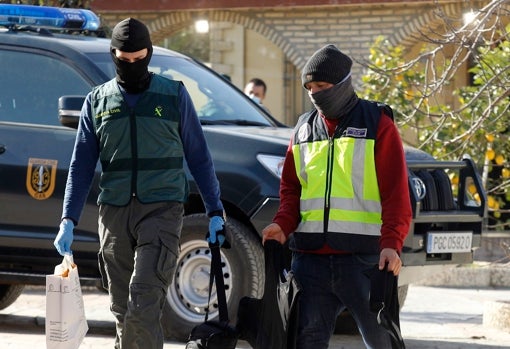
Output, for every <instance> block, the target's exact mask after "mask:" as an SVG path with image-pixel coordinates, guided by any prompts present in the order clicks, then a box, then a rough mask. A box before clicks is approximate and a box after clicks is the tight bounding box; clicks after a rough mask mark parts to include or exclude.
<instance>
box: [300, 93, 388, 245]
mask: <svg viewBox="0 0 510 349" xmlns="http://www.w3.org/2000/svg"><path fill="white" fill-rule="evenodd" d="M380 116H381V105H378V104H376V103H373V102H368V101H363V100H360V101H359V102H358V104H357V105H356V107H355V108H354V109H353V111H352V112H351V113H350V115H349V116H348V117H346V119H345V120H344V121H343V122H340V125H339V127H338V128H337V130H336V132H335V135H334V136H333V137H329V135H328V133H327V126H326V124H325V122H324V120H323V119H322V118H321V117H320V116H319V115H318V113H317V112H312V113H309V114H307V115H304V116H303V117H301V118H300V120H299V121H298V125H297V126H296V129H295V130H296V132H295V135H294V142H293V148H292V150H293V155H294V163H295V166H296V173H297V176H298V178H299V181H300V183H301V198H300V213H301V222H300V224H299V226H298V228H297V229H296V233H297V234H294V235H296V238H297V239H298V240H299V239H300V238H301V239H306V240H308V241H309V239H308V238H311V237H312V236H308V237H306V235H309V234H313V235H315V234H322V235H324V234H327V235H328V236H327V239H328V242H329V241H331V242H332V244H331V245H333V246H338V247H339V248H348V247H349V246H351V243H350V242H349V243H347V246H346V245H344V243H342V242H339V243H337V242H338V241H339V240H340V239H342V238H344V237H345V236H346V235H349V236H350V237H355V236H358V237H359V236H366V237H368V238H369V239H368V241H374V240H376V239H378V238H379V236H380V234H381V224H382V219H381V198H380V194H379V186H378V182H377V174H376V168H375V153H374V151H375V136H376V133H377V127H378V124H379V120H380ZM321 240H323V239H321ZM298 242H299V241H298ZM305 245H310V244H309V243H307V244H305ZM312 245H315V244H312ZM316 248H318V247H316ZM357 248H358V247H356V248H354V249H357ZM305 249H306V248H305Z"/></svg>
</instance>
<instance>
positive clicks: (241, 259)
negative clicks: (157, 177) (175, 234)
mask: <svg viewBox="0 0 510 349" xmlns="http://www.w3.org/2000/svg"><path fill="white" fill-rule="evenodd" d="M0 28H1V29H0V62H1V64H0V83H1V89H0V91H1V92H0V309H2V308H5V307H7V306H9V305H10V304H11V303H12V302H14V301H15V300H16V298H17V297H18V296H19V294H20V293H21V291H22V290H23V286H24V285H25V284H41V285H42V284H44V280H45V275H46V274H49V273H52V271H53V268H54V266H55V265H57V264H59V263H60V262H61V256H60V255H59V254H58V253H57V251H56V250H55V248H54V246H53V240H54V238H55V235H56V233H57V231H58V224H59V221H60V214H61V210H62V200H63V196H64V189H65V182H66V178H67V172H68V165H69V160H70V157H71V153H72V149H73V145H74V138H75V133H76V130H75V128H76V126H77V123H78V118H79V111H80V108H81V104H82V102H83V99H84V96H85V95H86V94H87V93H88V92H89V91H90V90H91V88H92V87H93V86H95V85H98V84H101V83H103V82H105V81H107V80H110V79H111V78H113V77H114V76H115V67H114V65H113V63H112V61H111V57H110V53H109V44H110V40H109V39H106V38H101V37H100V36H101V32H100V31H98V30H99V29H100V21H99V18H98V17H97V16H96V15H95V14H94V13H93V12H91V11H87V10H79V9H64V8H51V7H42V6H27V5H10V4H0ZM149 69H150V70H151V71H154V72H155V73H158V74H162V75H164V76H167V77H169V78H172V79H177V80H181V81H183V82H184V84H185V86H186V88H187V89H188V91H189V92H190V95H191V98H192V99H193V102H194V104H195V107H196V109H197V113H198V115H199V118H200V121H201V123H202V126H203V130H204V133H205V136H206V138H207V142H208V145H209V148H210V151H211V154H212V156H213V160H214V164H215V168H216V171H217V176H218V179H219V181H220V185H221V192H222V201H223V204H224V207H225V209H226V212H227V215H228V219H227V222H228V226H227V229H228V234H230V236H229V239H230V241H231V242H232V243H233V248H231V249H228V250H223V251H222V258H223V261H224V275H225V283H226V286H227V298H228V303H229V310H230V311H231V318H232V319H234V318H235V312H236V310H237V309H236V308H237V304H238V303H239V299H240V298H241V297H243V296H250V297H260V296H261V295H262V293H263V285H264V260H263V250H262V245H261V243H260V240H261V238H260V233H261V231H262V229H263V228H264V227H265V226H266V225H267V224H269V223H270V221H271V219H272V217H273V215H274V213H275V212H276V210H277V207H278V202H279V200H278V190H279V174H280V171H281V166H282V162H283V157H284V155H285V152H286V148H287V145H288V141H289V138H290V132H291V129H290V128H288V127H285V126H284V125H282V124H281V123H279V122H278V121H277V120H275V119H274V118H272V117H271V116H270V115H268V114H267V113H266V112H265V111H264V110H262V109H261V108H259V107H258V106H257V105H256V104H254V103H253V102H252V101H251V100H250V99H249V98H247V97H246V96H245V95H244V93H243V92H242V91H240V90H239V89H237V88H236V87H235V86H233V85H231V84H230V83H229V81H227V80H226V79H224V78H223V77H222V76H220V75H218V74H216V73H215V72H214V71H212V70H210V69H209V68H207V67H206V66H204V65H202V64H201V63H200V62H197V61H195V60H193V59H191V58H189V57H186V56H184V55H182V54H179V53H176V52H173V51H169V50H166V49H163V48H159V47H154V52H153V56H152V60H151V64H150V67H149ZM407 159H408V165H409V169H410V171H409V174H410V176H409V177H410V182H409V183H410V187H411V189H412V190H411V198H410V200H411V202H412V204H413V212H414V217H413V224H412V226H411V231H410V232H409V236H408V238H407V240H406V242H405V247H404V254H403V261H404V270H403V272H402V274H401V278H400V280H401V289H402V290H404V291H405V285H406V284H408V283H409V282H412V281H414V280H416V279H420V278H422V277H423V276H424V271H426V270H431V271H432V270H435V267H443V266H447V265H454V264H460V263H469V262H470V261H472V256H473V254H472V251H473V248H475V247H476V246H478V245H479V243H480V236H481V229H482V221H483V217H484V214H485V194H484V192H483V189H482V186H481V185H480V181H479V177H478V175H477V173H476V170H475V167H474V165H473V163H472V162H471V161H470V160H469V159H464V160H462V161H459V162H448V163H440V162H436V161H434V159H432V158H431V157H430V156H428V155H427V154H424V153H422V152H419V151H417V150H413V149H410V148H409V149H407ZM98 166H99V165H98ZM446 168H448V169H449V171H451V172H449V173H452V172H453V171H458V172H459V177H458V178H460V179H461V180H460V181H459V184H458V187H457V190H456V191H455V193H454V192H452V190H451V183H449V181H448V177H446V178H445V177H444V176H441V175H438V173H440V174H444V173H445V169H446ZM97 170H98V171H97V172H98V173H99V167H98V169H97ZM189 179H190V184H191V186H190V187H191V192H190V197H189V200H188V202H187V203H186V206H185V214H186V217H185V220H184V227H183V231H182V239H181V253H180V256H179V261H178V268H177V272H176V275H175V279H174V281H173V283H172V285H171V287H170V288H169V290H168V302H167V305H166V307H165V313H164V318H163V320H162V321H163V325H164V328H165V333H166V335H167V336H170V337H173V338H178V339H185V338H186V337H187V335H188V334H189V332H190V329H191V328H192V327H193V326H194V325H196V324H197V323H199V322H202V321H203V319H204V313H205V309H206V307H207V306H208V304H207V303H208V299H207V296H208V293H207V289H208V283H209V276H208V274H206V273H204V270H205V271H207V270H208V268H209V265H210V259H209V251H208V247H207V244H206V243H205V241H204V235H205V232H206V231H207V224H208V218H207V217H206V216H205V214H204V207H203V205H202V201H201V198H200V196H199V194H198V190H197V188H196V185H195V184H194V182H193V179H192V177H191V176H189ZM468 186H469V187H470V188H475V189H474V191H473V190H471V191H469V192H468V190H467V188H468ZM97 194H98V189H97V179H96V181H95V183H94V185H93V187H92V189H91V193H90V196H89V198H88V202H87V205H86V207H85V209H84V211H83V214H82V217H81V220H80V222H79V225H78V226H77V227H76V229H75V236H74V243H73V246H72V248H73V253H74V260H75V261H76V262H77V264H78V265H79V270H80V276H81V279H82V282H83V284H95V285H100V284H101V275H100V273H99V267H98V262H97V251H98V248H99V243H98V235H97V206H96V198H97ZM454 194H456V195H455V196H454ZM475 194H478V197H479V198H481V200H479V201H475V200H471V197H472V196H473V195H475ZM457 195H458V197H457ZM213 301H214V302H215V300H213ZM211 309H215V307H214V306H213V307H211ZM214 316H215V313H213V314H211V317H214Z"/></svg>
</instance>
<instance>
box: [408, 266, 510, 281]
mask: <svg viewBox="0 0 510 349" xmlns="http://www.w3.org/2000/svg"><path fill="white" fill-rule="evenodd" d="M417 284H419V285H422V286H447V287H471V288H473V287H474V288H477V287H478V288H479V287H482V288H483V287H495V288H500V287H510V262H509V263H505V264H501V263H492V262H479V261H477V262H474V263H473V264H469V265H459V266H457V267H453V268H452V269H449V270H448V271H445V272H443V273H439V274H436V275H434V276H433V277H431V278H428V279H425V280H422V281H420V282H418V283H417Z"/></svg>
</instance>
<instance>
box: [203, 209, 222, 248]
mask: <svg viewBox="0 0 510 349" xmlns="http://www.w3.org/2000/svg"><path fill="white" fill-rule="evenodd" d="M224 228H225V221H224V220H223V218H222V217H220V216H213V217H211V219H210V220H209V233H208V234H207V237H206V240H207V242H208V243H210V244H215V243H216V239H218V243H219V244H220V247H221V245H223V243H224V242H225V235H224V231H223V229H224ZM219 232H220V233H221V234H218V233H219Z"/></svg>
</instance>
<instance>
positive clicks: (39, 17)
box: [0, 4, 100, 30]
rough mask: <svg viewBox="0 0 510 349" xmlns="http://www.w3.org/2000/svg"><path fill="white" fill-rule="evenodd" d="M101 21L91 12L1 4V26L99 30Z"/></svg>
mask: <svg viewBox="0 0 510 349" xmlns="http://www.w3.org/2000/svg"><path fill="white" fill-rule="evenodd" d="M99 24H100V20H99V17H97V16H96V14H95V13H94V12H92V11H89V10H83V9H74V8H61V7H49V6H31V5H10V4H0V26H12V25H31V26H35V27H45V28H61V29H81V30H97V29H98V28H99Z"/></svg>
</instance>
